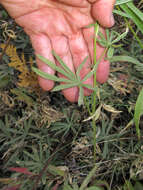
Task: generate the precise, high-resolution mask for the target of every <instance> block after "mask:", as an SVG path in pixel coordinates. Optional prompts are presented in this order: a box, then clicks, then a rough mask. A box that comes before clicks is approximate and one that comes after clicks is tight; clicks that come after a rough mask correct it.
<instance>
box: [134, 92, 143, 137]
mask: <svg viewBox="0 0 143 190" xmlns="http://www.w3.org/2000/svg"><path fill="white" fill-rule="evenodd" d="M142 114H143V89H142V90H141V92H140V94H139V96H138V98H137V101H136V105H135V113H134V121H135V125H136V132H137V135H138V138H139V139H140V136H141V134H140V129H139V122H140V117H141V115H142Z"/></svg>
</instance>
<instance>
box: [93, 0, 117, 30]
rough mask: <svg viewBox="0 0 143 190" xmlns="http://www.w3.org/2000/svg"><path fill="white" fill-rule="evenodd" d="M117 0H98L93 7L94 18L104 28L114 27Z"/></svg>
mask: <svg viewBox="0 0 143 190" xmlns="http://www.w3.org/2000/svg"><path fill="white" fill-rule="evenodd" d="M115 1H116V0H97V1H95V3H94V4H93V5H92V16H93V17H94V18H95V20H97V21H98V22H99V23H100V24H101V25H102V26H103V27H111V26H113V25H114V18H113V14H112V11H113V8H114V4H115Z"/></svg>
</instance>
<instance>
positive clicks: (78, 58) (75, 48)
mask: <svg viewBox="0 0 143 190" xmlns="http://www.w3.org/2000/svg"><path fill="white" fill-rule="evenodd" d="M69 45H70V50H71V54H72V58H73V63H74V67H75V70H77V68H78V66H79V65H80V64H81V63H82V62H83V60H84V59H85V58H86V57H87V56H88V60H87V61H86V63H85V64H84V65H83V68H82V70H81V72H80V77H81V79H83V78H84V77H85V76H86V75H87V74H88V73H89V72H90V71H91V59H90V56H89V52H88V49H87V44H86V42H85V40H84V38H83V35H82V33H81V32H77V33H76V34H74V35H72V36H70V38H69ZM84 83H85V84H89V85H91V86H93V77H90V78H88V79H87V80H86V81H85V82H84ZM91 93H92V91H91V90H89V89H87V88H85V89H84V95H85V96H87V95H90V94H91Z"/></svg>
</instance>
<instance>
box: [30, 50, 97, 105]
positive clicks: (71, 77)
mask: <svg viewBox="0 0 143 190" xmlns="http://www.w3.org/2000/svg"><path fill="white" fill-rule="evenodd" d="M53 55H54V56H55V58H56V59H57V61H58V62H59V64H60V65H61V67H59V66H57V65H55V64H54V63H52V62H51V61H49V60H48V59H46V58H44V57H43V56H40V55H37V57H38V58H39V59H40V60H41V61H43V62H44V63H46V64H47V65H48V66H49V67H50V68H52V69H53V70H55V71H57V72H59V73H61V74H62V75H64V76H65V77H66V78H62V77H60V78H59V77H57V76H55V75H51V74H48V73H45V72H43V71H41V70H39V69H37V68H35V67H33V68H32V69H33V71H34V72H36V73H37V74H38V75H40V76H41V77H43V78H46V79H48V80H52V81H55V82H60V83H61V82H62V83H65V84H60V85H58V86H56V87H54V88H53V90H52V91H53V92H55V91H60V90H64V89H67V88H72V87H75V86H76V87H78V88H79V98H78V105H79V106H80V105H82V104H83V99H84V90H83V88H87V89H90V90H93V91H95V88H93V87H92V86H90V85H89V84H84V83H83V82H85V81H86V80H87V79H88V78H90V77H91V76H92V75H93V74H94V73H95V71H96V69H97V65H98V62H97V64H96V65H95V66H94V68H93V69H92V71H91V72H89V73H88V74H87V75H86V76H85V77H84V78H83V80H81V78H80V71H81V70H82V68H83V66H84V64H85V63H86V61H87V59H88V57H86V58H85V59H84V60H83V62H82V63H81V64H80V65H79V66H78V68H77V71H76V73H73V72H72V71H71V70H70V69H69V68H68V66H67V65H66V64H65V63H64V62H63V61H62V59H61V58H60V57H59V56H58V55H57V54H56V53H55V52H54V51H53Z"/></svg>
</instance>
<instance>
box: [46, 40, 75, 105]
mask: <svg viewBox="0 0 143 190" xmlns="http://www.w3.org/2000/svg"><path fill="white" fill-rule="evenodd" d="M50 39H51V42H52V48H53V49H54V51H55V52H56V54H57V55H58V56H60V58H61V59H62V60H63V62H64V63H65V64H66V65H67V66H68V67H69V69H70V70H71V71H72V72H73V73H74V72H75V70H74V65H73V60H72V56H71V53H70V49H69V44H68V39H67V38H66V37H65V36H56V37H51V38H50ZM56 64H57V65H58V66H60V64H59V63H58V62H57V61H56ZM58 75H59V77H62V78H66V77H65V76H63V75H62V74H59V73H58ZM62 93H63V95H64V96H65V98H66V99H67V100H69V101H70V102H77V100H78V88H77V87H73V88H69V89H65V90H63V91H62Z"/></svg>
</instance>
